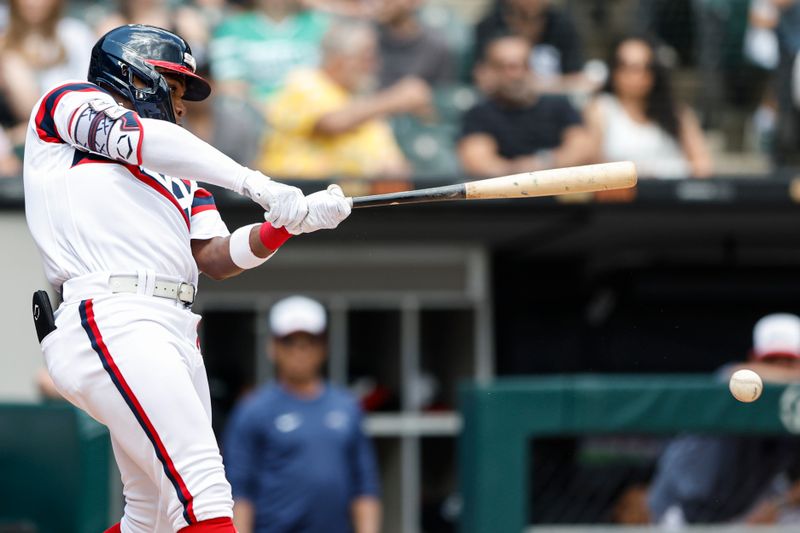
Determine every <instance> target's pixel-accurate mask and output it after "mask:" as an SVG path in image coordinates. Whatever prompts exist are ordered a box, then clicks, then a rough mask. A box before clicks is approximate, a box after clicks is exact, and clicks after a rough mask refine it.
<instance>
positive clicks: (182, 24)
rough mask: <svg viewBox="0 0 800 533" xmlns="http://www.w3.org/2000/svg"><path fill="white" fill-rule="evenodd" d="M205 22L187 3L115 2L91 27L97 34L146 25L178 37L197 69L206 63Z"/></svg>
mask: <svg viewBox="0 0 800 533" xmlns="http://www.w3.org/2000/svg"><path fill="white" fill-rule="evenodd" d="M209 22H210V21H208V20H207V19H206V18H205V17H204V16H203V14H202V12H201V11H200V10H199V9H197V8H195V6H193V5H192V4H191V3H189V2H186V3H184V4H182V5H178V6H174V3H171V2H170V1H169V0H117V9H116V10H115V11H113V12H111V13H109V14H108V15H107V16H106V17H104V18H103V19H102V20H101V21H100V22H99V23H98V24H97V27H96V28H95V30H96V32H97V34H98V35H105V34H106V32H108V31H110V30H112V29H114V28H116V27H118V26H122V25H125V24H148V25H150V26H158V27H159V28H165V29H168V30H170V31H174V32H176V33H178V34H179V35H181V36H182V37H183V38H184V39H186V41H187V42H188V43H189V46H191V48H192V55H193V56H194V58H195V60H196V61H197V65H198V68H199V69H202V68H204V67H205V66H206V64H207V63H208V42H209V39H210V31H211V29H210V27H209Z"/></svg>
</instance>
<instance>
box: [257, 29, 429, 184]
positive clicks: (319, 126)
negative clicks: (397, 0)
mask: <svg viewBox="0 0 800 533" xmlns="http://www.w3.org/2000/svg"><path fill="white" fill-rule="evenodd" d="M322 54H323V57H322V65H321V67H320V68H319V69H299V70H297V71H295V72H292V73H291V74H290V75H289V77H288V79H287V82H286V87H285V88H284V89H283V91H282V92H281V93H280V94H278V95H277V96H276V97H275V99H274V100H273V102H272V105H270V107H269V112H268V120H269V124H270V127H271V128H272V132H271V134H270V135H269V136H268V138H267V142H266V145H265V149H264V153H263V156H262V157H261V159H260V164H259V168H260V169H261V170H262V171H264V172H266V173H267V174H270V175H278V176H284V177H291V178H311V179H323V178H328V177H331V176H347V177H369V178H379V177H406V176H407V175H408V174H409V172H410V167H409V165H408V162H407V161H406V159H405V157H404V156H403V154H402V152H401V151H400V148H399V147H398V146H397V143H396V141H395V138H394V135H393V134H392V130H391V128H390V127H389V124H388V123H387V122H386V120H384V119H385V117H387V116H389V115H393V114H397V113H419V114H421V115H426V114H427V113H429V112H430V111H429V109H430V104H431V94H430V89H429V88H428V85H427V84H426V83H425V82H423V81H422V80H420V79H417V78H404V79H403V80H401V81H399V82H397V83H395V84H394V85H392V86H391V87H388V88H386V89H383V90H382V91H379V92H377V93H369V92H368V89H369V87H371V86H373V82H374V76H375V74H376V72H377V67H378V61H379V60H378V44H377V36H376V34H375V31H374V30H373V29H372V28H371V27H370V26H369V25H368V24H366V23H364V22H359V21H340V22H337V23H336V24H334V25H333V26H331V28H330V29H329V30H328V32H327V34H326V35H325V38H324V39H323V42H322Z"/></svg>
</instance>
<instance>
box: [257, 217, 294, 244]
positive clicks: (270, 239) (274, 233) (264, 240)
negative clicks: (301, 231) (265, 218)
mask: <svg viewBox="0 0 800 533" xmlns="http://www.w3.org/2000/svg"><path fill="white" fill-rule="evenodd" d="M258 236H259V237H260V238H261V244H263V245H264V247H265V248H266V249H267V250H277V249H278V248H280V247H281V245H282V244H283V243H285V242H286V241H288V240H289V237H291V236H292V234H291V233H289V232H288V231H286V228H283V227H281V228H277V229H275V228H273V227H272V224H270V223H269V222H264V223H263V224H261V229H260V230H259V232H258Z"/></svg>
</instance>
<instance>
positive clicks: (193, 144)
mask: <svg viewBox="0 0 800 533" xmlns="http://www.w3.org/2000/svg"><path fill="white" fill-rule="evenodd" d="M140 120H141V122H142V161H141V164H142V166H143V167H145V168H146V169H148V170H153V171H155V172H158V173H160V174H167V175H169V176H180V177H186V178H191V179H194V180H197V181H201V182H204V183H209V184H211V185H217V186H219V187H224V188H226V189H230V190H232V191H234V192H237V193H239V194H241V193H242V184H243V182H244V179H245V177H246V176H247V175H248V173H249V172H250V171H249V169H247V168H246V167H244V166H242V165H240V164H239V163H237V162H236V161H234V160H233V159H231V158H230V157H228V156H227V155H225V154H223V153H222V152H220V151H219V150H217V149H216V148H214V147H213V146H211V145H210V144H208V143H207V142H205V141H203V140H201V139H200V138H198V137H195V136H194V135H193V134H192V133H190V132H189V131H187V130H185V129H183V128H182V127H180V126H178V125H176V124H172V123H171V122H167V121H166V120H156V119H147V118H142V119H140Z"/></svg>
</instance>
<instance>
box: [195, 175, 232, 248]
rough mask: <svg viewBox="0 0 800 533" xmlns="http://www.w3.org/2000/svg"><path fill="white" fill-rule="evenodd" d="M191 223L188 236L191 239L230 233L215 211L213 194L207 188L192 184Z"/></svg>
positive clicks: (222, 235)
mask: <svg viewBox="0 0 800 533" xmlns="http://www.w3.org/2000/svg"><path fill="white" fill-rule="evenodd" d="M192 189H194V194H193V196H192V209H191V223H190V225H189V226H190V228H191V229H190V232H189V236H190V238H191V239H192V240H205V239H211V238H214V237H227V236H228V235H230V234H231V233H230V231H228V226H226V225H225V222H223V220H222V217H221V216H220V215H219V211H217V205H216V203H215V202H214V196H212V194H211V193H210V192H208V191H207V190H205V189H203V188H200V187H197V185H196V184H194V185H193V187H192Z"/></svg>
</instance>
